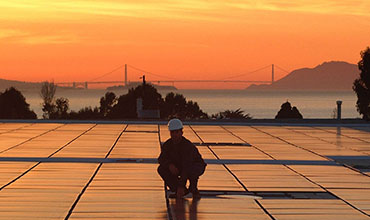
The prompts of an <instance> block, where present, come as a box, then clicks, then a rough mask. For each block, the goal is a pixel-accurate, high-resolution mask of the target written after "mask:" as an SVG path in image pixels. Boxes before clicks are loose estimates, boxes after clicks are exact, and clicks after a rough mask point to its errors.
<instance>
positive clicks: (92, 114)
mask: <svg viewBox="0 0 370 220" xmlns="http://www.w3.org/2000/svg"><path fill="white" fill-rule="evenodd" d="M69 118H70V119H73V120H96V119H100V118H101V114H100V111H99V108H98V107H95V108H91V107H85V108H82V109H80V110H79V111H78V112H75V111H71V112H70V113H69Z"/></svg>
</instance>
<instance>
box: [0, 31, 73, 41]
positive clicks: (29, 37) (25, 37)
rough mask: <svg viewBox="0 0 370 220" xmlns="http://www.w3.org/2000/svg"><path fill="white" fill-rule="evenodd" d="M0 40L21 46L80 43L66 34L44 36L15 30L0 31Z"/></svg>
mask: <svg viewBox="0 0 370 220" xmlns="http://www.w3.org/2000/svg"><path fill="white" fill-rule="evenodd" d="M0 40H1V41H6V42H7V43H21V44H29V45H34V44H65V43H77V42H80V40H79V39H78V37H77V36H74V35H71V34H68V33H59V34H46V33H35V32H31V31H30V32H29V31H21V30H17V29H1V31H0Z"/></svg>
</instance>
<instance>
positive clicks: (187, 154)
mask: <svg viewBox="0 0 370 220" xmlns="http://www.w3.org/2000/svg"><path fill="white" fill-rule="evenodd" d="M182 129H183V125H182V122H181V121H180V120H179V119H172V120H170V121H169V122H168V130H169V131H170V135H171V138H170V139H168V140H167V141H166V142H165V143H164V144H163V146H162V147H161V154H160V155H159V157H158V162H159V167H158V173H159V175H160V176H161V177H162V179H163V180H164V182H165V183H166V185H167V186H168V187H169V188H170V190H171V191H172V192H176V197H177V198H182V197H183V196H185V195H186V194H188V193H189V192H191V193H192V194H193V198H199V197H200V194H199V191H198V179H199V176H201V175H202V174H203V173H204V170H205V168H206V166H207V164H206V163H205V162H204V160H203V159H202V155H200V153H199V151H198V149H197V148H196V147H195V145H194V144H193V143H191V142H190V141H189V140H188V139H186V138H185V137H183V136H182V135H183V130H182ZM187 180H189V182H190V184H189V188H187V187H186V183H187Z"/></svg>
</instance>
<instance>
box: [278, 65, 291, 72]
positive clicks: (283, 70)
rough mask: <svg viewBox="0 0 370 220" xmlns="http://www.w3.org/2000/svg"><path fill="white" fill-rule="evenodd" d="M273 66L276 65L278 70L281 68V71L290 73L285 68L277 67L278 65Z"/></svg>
mask: <svg viewBox="0 0 370 220" xmlns="http://www.w3.org/2000/svg"><path fill="white" fill-rule="evenodd" d="M275 67H277V68H278V69H279V70H282V71H283V72H286V73H290V72H289V71H287V70H285V69H283V68H281V67H279V66H278V65H275Z"/></svg>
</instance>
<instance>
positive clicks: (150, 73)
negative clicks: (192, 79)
mask: <svg viewBox="0 0 370 220" xmlns="http://www.w3.org/2000/svg"><path fill="white" fill-rule="evenodd" d="M127 66H128V67H131V68H132V69H134V70H137V71H141V72H143V73H147V74H149V75H153V76H157V77H164V78H167V79H174V78H172V77H168V76H164V75H160V74H156V73H152V72H149V71H146V70H143V69H140V68H137V67H135V66H132V65H130V64H127Z"/></svg>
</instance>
